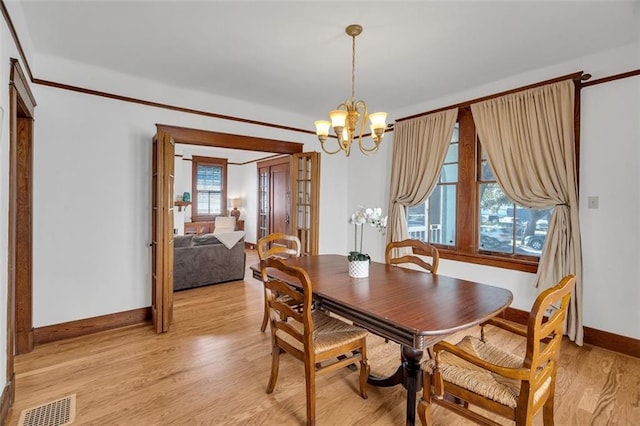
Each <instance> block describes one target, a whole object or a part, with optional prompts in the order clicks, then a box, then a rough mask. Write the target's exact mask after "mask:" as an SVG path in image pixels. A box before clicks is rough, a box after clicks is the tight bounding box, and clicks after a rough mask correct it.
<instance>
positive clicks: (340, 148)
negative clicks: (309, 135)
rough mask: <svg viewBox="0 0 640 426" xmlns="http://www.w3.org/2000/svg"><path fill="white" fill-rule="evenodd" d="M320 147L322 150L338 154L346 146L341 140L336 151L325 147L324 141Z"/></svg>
mask: <svg viewBox="0 0 640 426" xmlns="http://www.w3.org/2000/svg"><path fill="white" fill-rule="evenodd" d="M320 148H322V150H323V151H324V152H326V153H327V154H329V155H333V154H337V153H339V152H340V151H344V148H343V147H342V144H340V142H338V149H336V150H335V151H329V150H327V148H325V147H324V142H320Z"/></svg>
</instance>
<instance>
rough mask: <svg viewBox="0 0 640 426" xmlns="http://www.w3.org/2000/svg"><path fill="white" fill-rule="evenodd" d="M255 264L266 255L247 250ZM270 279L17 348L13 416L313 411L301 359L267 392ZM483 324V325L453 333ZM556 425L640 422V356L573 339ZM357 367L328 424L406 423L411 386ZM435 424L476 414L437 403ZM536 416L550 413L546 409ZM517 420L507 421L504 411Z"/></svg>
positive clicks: (379, 344) (495, 336)
mask: <svg viewBox="0 0 640 426" xmlns="http://www.w3.org/2000/svg"><path fill="white" fill-rule="evenodd" d="M248 256H249V257H248V264H251V263H252V262H255V261H256V255H255V251H253V252H252V251H249V252H248ZM263 306H264V305H263V290H262V285H261V283H259V282H257V281H256V280H254V279H253V278H252V276H251V274H250V273H249V272H248V271H247V275H246V277H245V280H244V281H238V282H233V283H225V284H217V285H213V286H207V287H202V288H197V289H191V290H186V291H181V292H176V293H175V295H174V324H173V325H172V327H171V331H170V332H169V333H167V334H164V335H156V334H155V333H154V331H153V328H152V327H151V326H150V325H137V326H129V327H125V328H122V329H119V330H111V331H105V332H102V333H97V334H94V335H90V336H83V337H78V338H74V339H69V340H66V341H62V342H54V343H48V344H44V345H41V346H38V347H36V349H35V350H34V351H33V352H31V353H29V354H24V355H19V356H17V357H16V365H15V371H16V401H15V404H14V407H13V409H12V411H11V413H10V416H9V418H8V419H7V420H8V421H7V423H6V424H7V425H9V426H15V425H16V424H17V421H18V417H19V415H20V412H21V411H22V410H23V409H25V408H31V407H33V406H36V405H38V404H41V403H44V402H47V401H50V400H53V399H56V398H60V397H63V396H66V395H68V394H70V393H75V394H76V406H77V413H76V420H75V424H77V425H100V426H103V425H136V426H147V425H149V426H151V425H276V424H277V425H284V426H288V425H300V424H304V423H305V416H306V411H305V396H304V378H303V366H302V363H301V362H299V361H297V360H295V359H293V358H292V357H290V356H288V355H286V354H284V355H283V356H282V357H281V366H280V374H279V377H278V382H277V385H276V388H275V391H274V392H273V393H272V394H267V393H266V392H265V390H266V386H267V381H268V379H269V372H270V368H271V355H270V354H271V348H270V345H271V341H270V334H269V331H268V330H267V332H266V333H261V332H260V330H259V329H260V323H261V320H262V312H263ZM465 334H474V335H479V329H478V328H477V327H475V328H473V329H470V330H467V331H465V332H461V333H457V334H456V335H453V336H450V337H449V339H448V340H450V341H452V342H457V341H458V340H460V339H461V338H462V337H463V336H464V335H465ZM488 336H489V339H490V340H491V341H493V342H498V343H499V344H500V345H501V346H502V347H504V348H505V349H508V350H510V351H512V352H514V353H519V354H521V353H522V351H523V350H524V342H523V340H522V339H521V338H519V337H513V336H511V335H509V334H507V333H505V332H502V331H500V330H497V329H489V332H488ZM367 346H368V347H367V351H368V356H369V360H370V363H371V370H372V372H373V373H375V374H379V375H387V374H390V373H392V372H393V371H395V369H396V367H397V366H398V363H399V360H400V350H399V346H398V345H397V344H395V343H393V342H389V343H385V342H384V340H383V339H381V338H379V337H377V336H374V335H370V336H369V338H368V340H367ZM557 389H558V391H557V394H556V412H555V413H556V416H555V417H556V425H560V426H562V425H571V426H573V425H583V424H594V425H622V426H626V425H640V411H639V405H638V401H639V400H640V395H639V392H640V391H639V389H640V360H638V359H635V358H630V357H625V356H622V355H618V354H615V353H613V352H607V351H604V350H600V349H597V348H591V347H578V346H576V345H574V344H573V343H571V342H569V341H568V340H566V341H564V342H563V346H562V353H561V360H560V371H559V374H558V385H557ZM357 390H358V374H357V372H353V371H350V370H348V369H343V370H340V371H336V372H333V373H329V374H326V375H322V376H320V377H319V378H318V380H317V404H316V405H317V417H318V423H319V424H321V425H341V426H343V425H374V426H386V425H402V424H404V419H405V404H406V393H405V391H404V389H402V388H399V387H393V388H375V387H372V386H369V389H368V394H369V398H368V399H367V400H363V399H362V398H360V396H359V395H358V391H357ZM433 418H434V421H435V424H436V425H462V426H466V425H472V423H471V422H469V421H466V420H464V419H462V418H461V417H459V416H457V415H455V414H453V413H451V412H449V411H447V410H444V409H443V408H441V407H434V409H433ZM534 420H535V421H534V424H536V425H542V416H540V415H539V416H536V418H535V419H534ZM502 423H504V424H509V423H508V422H502Z"/></svg>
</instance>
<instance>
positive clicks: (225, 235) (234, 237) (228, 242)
mask: <svg viewBox="0 0 640 426" xmlns="http://www.w3.org/2000/svg"><path fill="white" fill-rule="evenodd" d="M215 236H216V238H217V239H218V240H219V241H220V242H221V243H222V244H224V246H225V247H226V248H228V249H231V247H233V246H235V245H236V243H237V242H238V241H240V240H241V239H242V237H244V231H231V232H221V233H216V234H215Z"/></svg>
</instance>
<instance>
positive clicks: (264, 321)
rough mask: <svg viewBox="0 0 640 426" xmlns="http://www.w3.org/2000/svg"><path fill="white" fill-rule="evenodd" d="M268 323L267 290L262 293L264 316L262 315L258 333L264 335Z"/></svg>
mask: <svg viewBox="0 0 640 426" xmlns="http://www.w3.org/2000/svg"><path fill="white" fill-rule="evenodd" d="M268 322H269V305H268V304H267V290H265V291H264V314H263V315H262V325H261V326H260V331H261V332H263V333H264V331H265V330H266V329H267V323H268Z"/></svg>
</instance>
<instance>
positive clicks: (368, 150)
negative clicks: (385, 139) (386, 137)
mask: <svg viewBox="0 0 640 426" xmlns="http://www.w3.org/2000/svg"><path fill="white" fill-rule="evenodd" d="M381 141H382V139H379V140H378V141H376V140H373V144H374V145H373V147H372V148H365V146H364V145H363V144H362V139H360V140H359V141H358V147H359V148H360V151H361V152H362V153H363V154H365V155H371V154H373V153H375V152H377V151H378V145H380V142H381Z"/></svg>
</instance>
